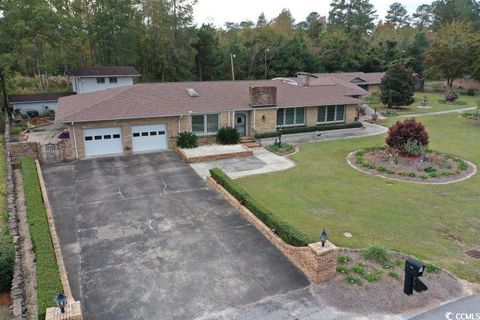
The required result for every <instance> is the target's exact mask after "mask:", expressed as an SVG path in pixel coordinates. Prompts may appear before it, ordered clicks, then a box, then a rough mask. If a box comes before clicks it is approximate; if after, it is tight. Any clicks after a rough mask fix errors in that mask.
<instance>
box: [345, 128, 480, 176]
mask: <svg viewBox="0 0 480 320" xmlns="http://www.w3.org/2000/svg"><path fill="white" fill-rule="evenodd" d="M385 142H386V143H387V145H386V146H383V147H373V148H367V149H362V150H357V151H354V152H352V153H350V154H349V155H348V157H347V161H348V163H349V164H350V165H351V166H352V167H353V168H355V169H357V170H359V171H362V172H365V173H369V174H373V175H377V176H383V177H386V178H391V179H395V180H403V181H409V182H417V183H430V184H444V183H452V182H457V181H461V180H465V179H467V178H469V177H471V176H472V175H474V174H475V173H476V171H477V168H476V166H475V165H474V164H473V163H471V162H468V161H466V160H464V159H461V158H458V157H455V156H452V155H449V154H445V153H440V152H436V151H432V150H429V149H428V144H429V136H428V133H427V132H426V130H425V128H424V126H423V125H422V124H421V123H419V122H416V121H415V119H407V120H405V121H404V122H397V123H396V124H395V125H393V126H392V127H390V128H389V129H388V136H387V138H386V139H385Z"/></svg>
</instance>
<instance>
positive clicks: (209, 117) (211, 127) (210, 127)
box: [159, 114, 219, 135]
mask: <svg viewBox="0 0 480 320" xmlns="http://www.w3.org/2000/svg"><path fill="white" fill-rule="evenodd" d="M218 127H219V121H218V114H202V115H193V116H192V132H193V133H195V134H196V135H212V134H215V133H217V132H218ZM159 134H160V132H159ZM162 134H165V132H162Z"/></svg>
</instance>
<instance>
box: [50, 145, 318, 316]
mask: <svg viewBox="0 0 480 320" xmlns="http://www.w3.org/2000/svg"><path fill="white" fill-rule="evenodd" d="M43 173H44V178H45V181H46V185H47V189H48V194H49V198H50V202H51V205H52V208H53V213H54V216H55V223H56V226H57V231H58V233H59V236H60V239H61V244H62V252H63V255H64V258H65V260H66V266H67V272H68V276H69V280H70V283H71V286H72V290H73V294H74V295H75V298H76V299H80V300H81V301H82V306H83V310H84V316H85V319H86V320H90V319H102V320H108V319H116V320H119V319H193V318H203V319H210V318H223V317H230V316H232V315H233V314H237V315H239V314H242V315H243V316H244V317H245V318H251V317H249V316H247V315H249V314H250V313H249V312H247V311H246V310H244V309H245V308H248V306H252V305H258V302H259V301H264V300H265V299H268V298H272V297H282V296H287V297H288V296H289V295H290V294H291V295H293V296H295V295H298V294H299V292H302V294H307V295H308V286H309V282H308V281H307V280H306V279H305V277H304V276H303V275H302V274H301V273H299V271H297V269H296V268H295V267H294V266H293V265H292V264H291V263H289V261H288V260H287V259H286V258H285V257H284V256H283V255H282V254H281V253H280V252H279V251H277V250H276V249H275V248H274V247H273V246H272V245H270V243H269V242H268V241H267V240H266V239H265V238H264V237H263V236H262V235H261V234H260V233H259V232H257V230H256V229H255V228H254V227H253V226H251V225H250V224H249V223H248V222H246V221H245V220H243V219H242V218H241V216H240V215H239V214H238V213H237V212H236V211H235V209H233V208H232V207H231V206H230V205H229V204H228V203H227V202H226V201H225V200H224V199H223V198H221V197H220V196H219V195H217V193H216V192H214V191H212V190H210V189H209V188H207V186H206V184H205V182H204V181H203V179H202V178H201V177H200V176H198V175H197V174H196V173H195V171H194V170H193V169H191V168H190V167H189V166H188V165H186V164H184V163H183V162H182V161H181V160H179V158H177V156H176V155H175V154H174V153H173V152H164V153H156V154H144V155H137V156H133V157H117V158H105V159H91V160H84V161H79V162H74V163H68V164H56V165H46V166H44V167H43ZM295 300H296V299H295ZM298 308H300V309H303V308H302V306H301V305H299V306H298ZM242 310H243V311H242ZM262 310H264V309H262ZM262 312H264V315H268V314H269V313H271V310H270V311H269V310H268V309H265V311H262ZM289 314H291V312H286V313H285V315H286V316H287V318H288V317H289ZM252 316H253V318H258V317H259V316H260V317H261V314H259V313H258V312H255V313H254V315H252Z"/></svg>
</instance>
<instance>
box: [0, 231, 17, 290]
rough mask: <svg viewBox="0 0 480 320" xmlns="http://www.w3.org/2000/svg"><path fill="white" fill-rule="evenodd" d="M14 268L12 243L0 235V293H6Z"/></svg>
mask: <svg viewBox="0 0 480 320" xmlns="http://www.w3.org/2000/svg"><path fill="white" fill-rule="evenodd" d="M14 267H15V248H14V246H13V243H12V241H11V240H10V239H9V238H8V237H5V236H3V235H0V292H8V291H9V290H10V286H11V284H12V278H13V269H14Z"/></svg>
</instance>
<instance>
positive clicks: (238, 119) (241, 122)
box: [235, 113, 247, 137]
mask: <svg viewBox="0 0 480 320" xmlns="http://www.w3.org/2000/svg"><path fill="white" fill-rule="evenodd" d="M235 129H237V131H238V133H240V136H242V137H244V136H246V135H247V115H246V114H244V113H237V114H235Z"/></svg>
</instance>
